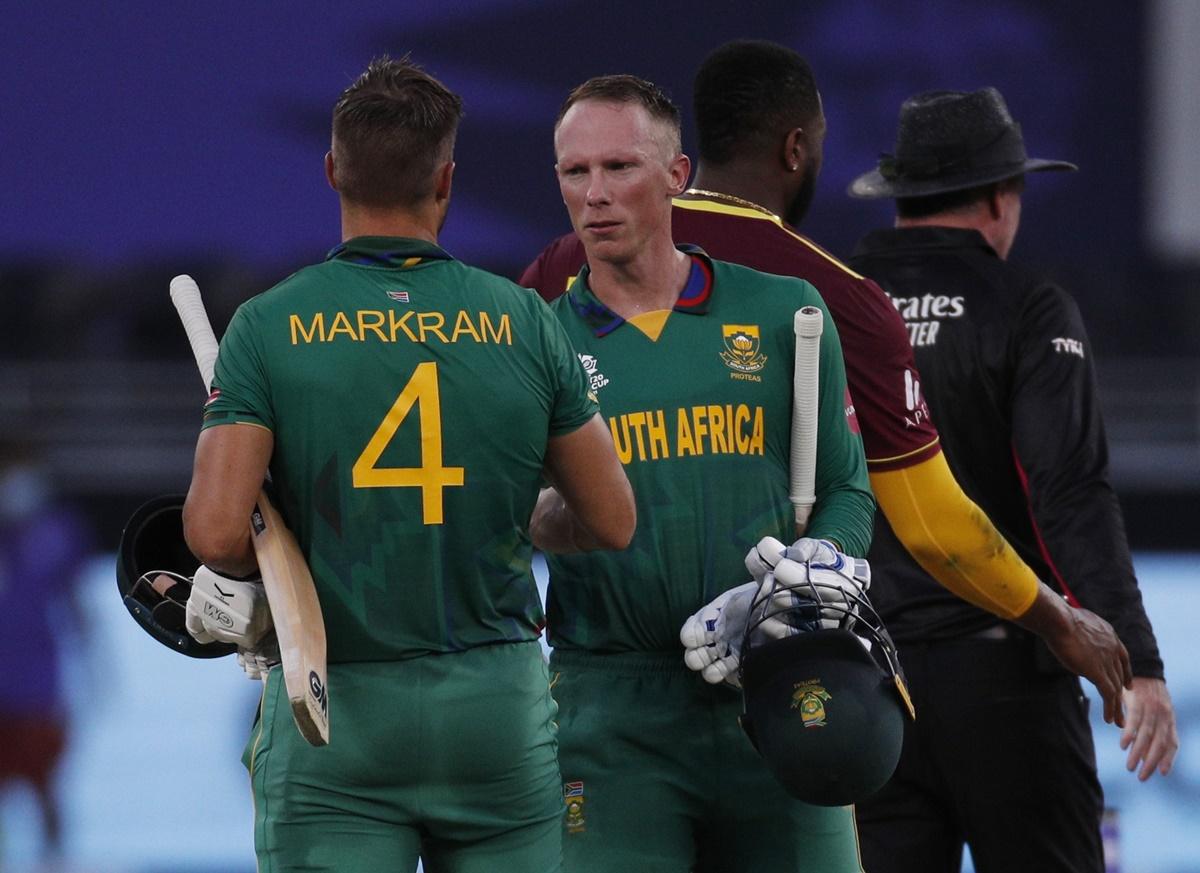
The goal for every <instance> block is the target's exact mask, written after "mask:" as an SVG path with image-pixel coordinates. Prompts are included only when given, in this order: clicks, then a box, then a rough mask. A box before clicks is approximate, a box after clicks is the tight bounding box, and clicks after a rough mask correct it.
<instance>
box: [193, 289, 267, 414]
mask: <svg viewBox="0 0 1200 873" xmlns="http://www.w3.org/2000/svg"><path fill="white" fill-rule="evenodd" d="M252 302H253V301H248V302H247V303H245V304H243V305H242V306H240V307H238V310H237V312H236V313H234V316H233V319H232V320H231V321H230V322H229V327H228V328H227V329H226V331H225V336H223V337H222V338H221V346H220V351H219V352H218V354H217V361H216V366H215V367H214V371H213V384H212V386H211V388H212V393H211V394H210V395H209V399H208V402H207V403H206V404H205V406H204V421H203V424H202V425H201V428H202V429H203V428H208V427H213V426H214V425H218V424H237V423H249V424H257V425H261V426H262V427H265V428H267V429H268V430H271V431H274V430H275V420H274V415H273V414H272V411H271V403H270V391H269V386H268V383H267V374H266V369H265V367H264V366H263V354H262V347H261V331H260V330H258V329H257V328H256V327H255V325H254V316H253V307H252V306H251V305H250V304H251V303H252Z"/></svg>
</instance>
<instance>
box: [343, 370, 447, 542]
mask: <svg viewBox="0 0 1200 873" xmlns="http://www.w3.org/2000/svg"><path fill="white" fill-rule="evenodd" d="M416 403H420V404H421V408H420V411H419V414H420V416H421V466H419V467H376V466H375V465H376V464H377V463H379V458H380V457H381V456H382V455H383V450H384V449H386V448H387V446H388V443H390V442H391V441H392V437H394V436H395V435H396V431H397V430H399V429H400V425H401V423H402V422H403V421H404V419H405V418H407V417H408V413H409V412H410V411H411V410H412V408H413V405H414V404H416ZM463 479H464V469H463V468H462V467H443V466H442V400H441V395H440V394H439V392H438V371H437V364H435V363H433V362H431V361H426V362H425V363H423V364H418V365H417V369H416V370H415V371H413V374H412V378H411V379H409V380H408V384H407V385H405V386H404V390H403V391H401V392H400V396H399V397H397V398H396V402H395V403H393V404H392V408H391V409H390V410H388V414H387V415H385V416H384V418H383V421H382V422H380V424H379V428H378V429H377V430H376V431H375V433H374V435H373V436H372V437H371V440H370V442H368V443H367V447H366V448H365V449H363V451H362V454H361V455H359V456H358V460H357V461H355V462H354V468H353V482H354V487H355V488H420V489H421V510H422V514H423V517H424V521H425V524H441V523H442V515H443V513H442V496H443V495H442V489H443V488H452V487H456V486H461V485H462V484H463Z"/></svg>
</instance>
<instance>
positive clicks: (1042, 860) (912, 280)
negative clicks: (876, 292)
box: [850, 88, 1179, 873]
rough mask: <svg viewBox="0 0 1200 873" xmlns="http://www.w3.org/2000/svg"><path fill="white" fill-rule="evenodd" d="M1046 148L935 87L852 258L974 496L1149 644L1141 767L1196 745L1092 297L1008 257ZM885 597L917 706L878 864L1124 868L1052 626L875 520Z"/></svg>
mask: <svg viewBox="0 0 1200 873" xmlns="http://www.w3.org/2000/svg"><path fill="white" fill-rule="evenodd" d="M1074 169H1076V168H1075V167H1074V166H1073V165H1071V164H1068V163H1065V162H1063V161H1047V160H1039V159H1032V158H1029V157H1027V156H1026V152H1025V145H1024V141H1023V139H1022V135H1021V128H1020V125H1018V124H1017V123H1016V122H1014V121H1013V119H1012V117H1011V116H1010V115H1009V112H1008V108H1007V107H1006V106H1005V103H1004V99H1003V97H1001V95H1000V93H999V92H998V91H996V90H995V89H994V88H985V89H983V90H981V91H975V92H972V93H963V92H958V91H935V92H929V93H925V94H919V95H917V96H915V97H912V98H910V99H909V100H907V101H905V103H904V104H903V105H902V106H901V107H900V126H899V133H898V136H897V141H896V148H895V154H894V155H887V156H885V157H884V158H883V159H881V160H880V162H879V166H878V168H877V169H875V170H873V171H871V172H869V173H866V174H864V175H863V176H860V177H859V178H858V179H856V180H855V181H854V183H853V184H852V185H851V186H850V194H851V195H852V196H854V197H861V198H893V199H895V200H896V213H897V218H896V225H895V227H894V228H893V229H890V230H880V231H876V232H874V233H871V234H869V235H868V236H866V237H865V238H864V239H863V240H862V241H861V242H860V243H859V245H858V248H857V250H856V252H855V256H854V258H853V259H852V260H851V261H850V263H851V265H852V266H853V267H854V269H856V270H858V271H860V272H862V273H864V274H866V275H867V276H869V277H871V278H873V279H875V280H876V281H877V282H878V283H879V284H880V285H882V286H883V289H884V290H885V291H886V292H887V293H888V294H889V295H890V296H891V297H892V299H893V302H894V303H895V304H896V307H897V308H898V309H899V310H900V314H901V315H902V316H903V317H904V319H905V321H906V323H907V324H908V328H909V336H910V339H911V340H912V342H913V346H914V351H915V352H916V359H917V365H918V367H919V369H920V371H921V374H922V376H923V379H924V381H923V382H922V383H921V384H920V385H914V386H911V388H910V390H911V391H913V392H914V393H915V392H917V391H920V392H923V393H924V396H925V397H926V398H927V399H928V401H929V405H930V407H931V408H932V410H933V413H934V415H935V417H936V422H937V426H938V430H939V431H941V435H942V448H943V449H944V451H945V453H946V458H947V460H948V461H949V463H950V467H951V469H952V470H953V471H954V476H955V478H956V479H958V481H959V482H960V483H962V486H963V490H964V491H965V492H966V493H967V494H968V496H970V497H971V498H972V499H974V500H975V502H976V503H978V504H979V506H980V507H982V509H983V511H984V512H985V513H987V515H988V517H989V518H991V519H992V520H993V521H994V522H995V523H996V526H997V527H998V528H999V529H1000V531H1001V532H1002V533H1003V534H1004V536H1005V537H1007V538H1008V540H1009V542H1011V543H1012V544H1013V546H1014V547H1015V548H1016V549H1017V551H1018V552H1019V553H1020V555H1021V557H1022V558H1023V559H1024V560H1025V561H1026V562H1027V563H1028V564H1029V566H1030V567H1032V568H1033V569H1034V570H1035V572H1037V573H1038V575H1039V576H1040V577H1041V578H1042V579H1043V580H1044V581H1046V582H1047V583H1049V584H1050V585H1051V586H1052V587H1057V589H1058V591H1059V592H1060V593H1061V594H1062V595H1063V596H1064V597H1066V598H1067V599H1068V600H1069V601H1070V602H1071V603H1072V604H1075V605H1079V606H1083V607H1086V608H1087V609H1090V610H1092V611H1094V612H1096V613H1098V614H1099V615H1100V616H1102V617H1103V618H1105V619H1107V620H1108V621H1109V622H1110V623H1111V624H1112V625H1113V627H1114V628H1115V629H1116V631H1117V634H1118V635H1119V636H1120V638H1121V641H1122V642H1123V643H1124V644H1125V646H1126V647H1127V649H1128V650H1129V655H1130V660H1131V662H1132V666H1133V673H1134V677H1135V678H1134V679H1133V683H1132V685H1131V686H1130V687H1128V688H1127V689H1126V690H1125V692H1124V708H1125V727H1124V729H1123V731H1122V733H1121V739H1120V742H1121V747H1122V748H1128V749H1129V757H1128V761H1127V764H1128V767H1129V769H1130V770H1134V769H1137V768H1139V767H1140V771H1139V774H1138V776H1139V778H1140V779H1143V780H1144V779H1148V778H1149V777H1150V776H1151V775H1152V774H1153V773H1154V772H1155V771H1156V770H1157V771H1158V772H1159V773H1162V774H1163V775H1166V774H1167V773H1168V772H1169V771H1170V769H1171V764H1172V761H1173V760H1174V757H1175V752H1176V750H1177V748H1178V745H1179V741H1178V736H1177V733H1176V729H1175V714H1174V710H1173V709H1172V706H1171V699H1170V696H1169V695H1168V694H1167V688H1166V685H1165V683H1164V682H1163V665H1162V661H1161V659H1160V658H1159V654H1158V647H1157V645H1156V643H1155V640H1154V634H1153V631H1152V630H1151V627H1150V621H1149V619H1148V618H1147V617H1146V612H1145V609H1144V608H1143V606H1142V598H1141V594H1140V592H1139V591H1138V587H1137V580H1136V579H1135V577H1134V574H1133V565H1132V562H1131V560H1130V556H1129V548H1128V545H1127V543H1126V539H1125V528H1124V522H1123V520H1122V517H1121V511H1120V508H1119V506H1118V503H1117V499H1116V496H1115V495H1114V493H1113V491H1112V488H1111V487H1110V486H1109V482H1108V478H1107V475H1108V474H1107V466H1108V446H1107V442H1106V439H1105V435H1104V426H1103V423H1102V422H1101V417H1100V407H1099V402H1098V397H1097V395H1096V382H1095V375H1094V372H1093V366H1092V350H1091V346H1090V344H1089V343H1088V337H1087V333H1086V331H1085V330H1084V326H1083V321H1082V319H1081V318H1080V314H1079V310H1078V308H1077V306H1076V305H1075V302H1074V301H1073V300H1072V299H1071V297H1070V296H1069V295H1068V294H1067V293H1066V292H1065V291H1064V290H1062V289H1061V288H1059V287H1058V286H1056V285H1054V284H1053V283H1051V282H1049V281H1047V280H1045V279H1043V278H1039V277H1037V276H1034V275H1030V274H1029V273H1026V272H1024V271H1022V270H1021V269H1019V268H1018V267H1016V266H1014V265H1013V264H1011V263H1010V262H1009V261H1008V255H1009V251H1010V250H1011V248H1012V245H1013V240H1014V239H1015V237H1016V234H1017V227H1018V225H1019V223H1020V217H1021V192H1022V189H1023V188H1024V184H1025V176H1026V174H1028V173H1031V172H1034V171H1043V170H1074ZM876 519H877V524H876V533H875V541H874V542H875V545H874V546H873V547H872V549H871V554H870V559H871V564H872V565H873V567H874V569H875V573H876V575H877V578H879V579H880V580H886V582H887V584H880V585H876V586H875V587H874V588H873V589H872V591H871V595H872V599H873V600H874V601H875V605H876V606H877V607H878V608H879V611H880V613H881V615H882V616H883V618H884V621H885V622H886V623H887V626H888V628H889V629H890V631H891V634H892V636H893V637H894V638H895V641H896V643H897V645H898V646H899V647H900V651H901V654H902V656H903V658H904V666H905V669H906V672H907V674H908V679H909V687H910V689H911V690H912V696H913V700H914V703H915V704H916V708H917V713H918V717H917V720H916V722H914V723H909V724H907V725H906V735H905V738H904V750H903V753H902V755H901V760H900V765H899V768H898V769H897V771H896V774H895V776H894V777H893V778H892V780H891V782H890V783H889V784H888V785H887V786H886V787H885V788H883V789H882V790H881V791H880V792H879V793H877V794H876V795H874V796H873V797H872V798H871V799H869V800H868V801H866V802H864V803H861V804H859V805H858V808H857V812H858V821H859V826H860V829H861V834H862V845H863V861H864V865H865V868H866V869H867V870H870V871H872V873H892V871H909V870H912V871H918V870H919V871H921V873H940V871H945V873H950V871H954V873H957V871H958V870H959V868H960V865H961V861H962V847H963V844H964V843H966V844H968V845H969V846H970V848H971V855H972V857H973V859H974V862H975V868H976V870H978V871H980V873H990V871H1005V873H1008V871H1013V870H1037V871H1040V873H1046V871H1072V873H1078V871H1096V873H1101V871H1103V869H1104V858H1103V850H1102V846H1101V839H1100V817H1101V814H1102V811H1103V796H1102V792H1101V788H1100V783H1099V780H1098V779H1097V776H1096V764H1095V749H1094V747H1093V745H1092V734H1091V729H1090V726H1089V723H1088V717H1087V709H1088V701H1087V698H1086V697H1084V695H1083V692H1082V690H1081V688H1080V685H1079V681H1078V680H1077V679H1076V678H1075V677H1074V676H1073V675H1070V674H1069V673H1067V672H1066V671H1065V670H1063V669H1062V668H1061V667H1060V666H1059V665H1058V663H1057V662H1056V661H1055V659H1054V658H1053V657H1052V656H1051V655H1050V653H1049V650H1047V649H1045V648H1044V647H1043V646H1042V644H1041V643H1039V642H1038V641H1037V640H1036V639H1035V638H1033V637H1032V636H1030V635H1028V634H1026V633H1025V632H1024V631H1022V630H1021V629H1020V628H1018V627H1016V626H1015V625H1012V624H1008V623H1005V622H1002V621H1000V620H999V619H997V618H996V617H995V616H992V615H991V614H989V613H986V612H983V611H982V610H979V609H977V608H975V607H973V606H971V605H969V604H968V603H966V602H964V601H962V600H959V599H957V598H955V597H954V595H952V594H950V592H949V591H947V590H946V589H945V588H943V587H942V586H941V585H938V584H937V583H936V582H935V581H934V580H933V579H932V578H930V577H929V576H928V575H927V574H926V573H925V572H924V571H923V570H922V569H921V568H920V567H919V566H917V564H916V563H915V562H914V561H913V560H912V558H911V557H909V555H908V553H907V552H906V551H905V549H904V548H903V547H902V546H901V545H900V543H899V542H898V541H897V540H896V537H895V536H894V535H893V534H892V532H891V530H890V529H889V528H888V525H887V521H886V520H885V519H884V518H883V516H881V515H877V516H876Z"/></svg>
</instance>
